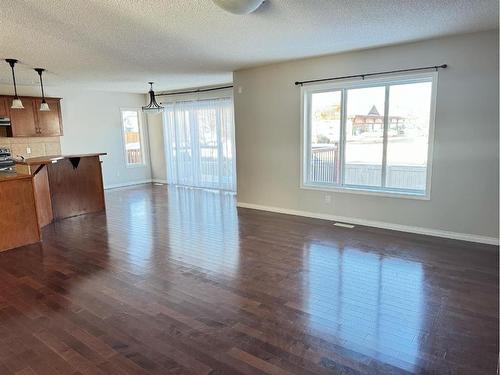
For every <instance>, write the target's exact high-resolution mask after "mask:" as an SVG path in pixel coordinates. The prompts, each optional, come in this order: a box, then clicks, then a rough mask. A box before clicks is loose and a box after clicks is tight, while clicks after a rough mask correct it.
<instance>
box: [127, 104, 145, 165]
mask: <svg viewBox="0 0 500 375" xmlns="http://www.w3.org/2000/svg"><path fill="white" fill-rule="evenodd" d="M124 111H133V112H137V118H138V120H139V138H140V144H141V154H142V163H135V164H129V163H128V155H127V141H126V139H125V129H124V128H123V112H124ZM143 120H144V119H143V113H142V109H141V108H132V107H130V108H127V107H125V108H120V128H121V132H122V150H123V156H124V160H125V167H127V168H130V169H134V168H145V167H147V165H148V164H147V161H146V160H147V159H148V157H147V154H146V149H145V147H144V121H143Z"/></svg>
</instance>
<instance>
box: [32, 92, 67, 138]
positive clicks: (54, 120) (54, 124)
mask: <svg viewBox="0 0 500 375" xmlns="http://www.w3.org/2000/svg"><path fill="white" fill-rule="evenodd" d="M46 102H47V104H48V105H49V108H50V111H47V112H44V111H40V104H41V103H42V100H41V99H35V110H36V114H37V128H38V129H37V130H38V136H41V137H56V136H59V135H62V131H61V107H60V104H59V99H49V98H47V99H46Z"/></svg>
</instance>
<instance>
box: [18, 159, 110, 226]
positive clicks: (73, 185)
mask: <svg viewBox="0 0 500 375" xmlns="http://www.w3.org/2000/svg"><path fill="white" fill-rule="evenodd" d="M102 155H106V154H105V153H94V154H77V155H55V156H45V157H38V158H29V159H24V160H22V161H17V162H16V170H17V172H18V173H25V174H28V175H31V176H33V186H34V193H35V201H36V206H37V215H38V222H39V225H40V227H44V226H45V225H47V224H50V223H51V222H52V221H54V220H61V219H65V218H67V217H71V216H76V215H82V214H87V213H91V212H99V211H104V209H105V203H104V188H103V183H102V170H101V160H100V156H102Z"/></svg>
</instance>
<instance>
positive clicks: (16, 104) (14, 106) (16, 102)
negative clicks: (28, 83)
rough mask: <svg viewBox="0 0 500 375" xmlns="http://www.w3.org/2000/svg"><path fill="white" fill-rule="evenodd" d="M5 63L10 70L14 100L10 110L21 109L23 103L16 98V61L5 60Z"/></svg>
mask: <svg viewBox="0 0 500 375" xmlns="http://www.w3.org/2000/svg"><path fill="white" fill-rule="evenodd" d="M5 61H7V63H8V64H9V65H10V69H11V70H12V81H13V82H14V95H15V96H14V100H12V105H11V107H10V108H12V109H23V108H24V106H23V102H22V101H21V99H19V97H18V96H17V87H16V75H15V73H14V65H16V63H17V60H16V59H5Z"/></svg>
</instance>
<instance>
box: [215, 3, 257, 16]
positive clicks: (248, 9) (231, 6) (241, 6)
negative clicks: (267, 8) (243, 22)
mask: <svg viewBox="0 0 500 375" xmlns="http://www.w3.org/2000/svg"><path fill="white" fill-rule="evenodd" d="M212 1H213V2H214V4H215V5H217V6H219V7H221V8H222V9H224V10H226V11H228V12H230V13H234V14H249V13H252V12H255V11H256V10H257V8H259V7H260V6H261V5H262V3H264V1H265V0H212Z"/></svg>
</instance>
